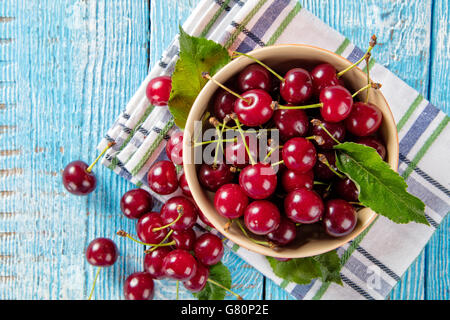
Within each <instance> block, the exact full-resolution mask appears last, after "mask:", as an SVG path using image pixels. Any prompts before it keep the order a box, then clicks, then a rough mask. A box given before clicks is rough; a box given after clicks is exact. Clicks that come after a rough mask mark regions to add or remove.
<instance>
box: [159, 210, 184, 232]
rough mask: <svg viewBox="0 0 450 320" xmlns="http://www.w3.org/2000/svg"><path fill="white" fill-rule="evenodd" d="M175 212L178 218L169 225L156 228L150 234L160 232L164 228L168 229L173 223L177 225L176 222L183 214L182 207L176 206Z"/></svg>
mask: <svg viewBox="0 0 450 320" xmlns="http://www.w3.org/2000/svg"><path fill="white" fill-rule="evenodd" d="M177 212H178V217H177V218H176V219H175V220H173V221H172V222H171V223H169V224H166V225H165V226H161V227H158V228H153V229H152V232H156V231H160V230H163V229H166V228H168V227H170V226H171V225H174V224H175V223H177V221H178V220H180V219H181V216H182V215H183V213H184V211H183V206H182V205H178V207H177Z"/></svg>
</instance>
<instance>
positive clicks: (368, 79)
mask: <svg viewBox="0 0 450 320" xmlns="http://www.w3.org/2000/svg"><path fill="white" fill-rule="evenodd" d="M371 56H372V55H371V54H370V53H369V54H368V55H367V56H366V72H367V84H370V70H369V69H370V68H369V60H370V57H371ZM369 91H370V88H367V91H366V100H365V103H368V102H369Z"/></svg>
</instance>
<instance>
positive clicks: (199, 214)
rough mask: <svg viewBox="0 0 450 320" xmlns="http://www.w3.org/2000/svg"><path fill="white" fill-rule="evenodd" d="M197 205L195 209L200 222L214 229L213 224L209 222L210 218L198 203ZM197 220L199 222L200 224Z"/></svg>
mask: <svg viewBox="0 0 450 320" xmlns="http://www.w3.org/2000/svg"><path fill="white" fill-rule="evenodd" d="M194 204H195V208H196V209H197V214H198V220H200V221H201V222H203V223H204V224H206V225H207V226H209V227H211V228H213V229H214V226H213V224H212V223H211V222H210V221H209V220H208V218H207V217H206V216H205V214H204V213H203V211H202V210H200V208H199V207H198V206H197V204H196V203H194ZM198 220H197V222H198Z"/></svg>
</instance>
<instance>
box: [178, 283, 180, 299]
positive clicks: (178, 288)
mask: <svg viewBox="0 0 450 320" xmlns="http://www.w3.org/2000/svg"><path fill="white" fill-rule="evenodd" d="M179 292H180V281H178V280H177V300H178V296H179Z"/></svg>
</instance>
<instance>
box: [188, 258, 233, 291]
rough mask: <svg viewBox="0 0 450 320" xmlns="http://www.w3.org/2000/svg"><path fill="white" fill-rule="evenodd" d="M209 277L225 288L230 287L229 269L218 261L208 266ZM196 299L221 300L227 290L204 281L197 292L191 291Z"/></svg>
mask: <svg viewBox="0 0 450 320" xmlns="http://www.w3.org/2000/svg"><path fill="white" fill-rule="evenodd" d="M209 278H210V279H212V280H214V281H216V282H218V283H220V284H221V285H223V286H224V287H226V288H231V273H230V270H228V268H227V267H226V266H225V265H224V264H223V263H222V262H219V263H217V264H215V265H213V266H211V267H210V268H209ZM192 294H193V295H194V297H196V298H197V299H198V300H223V299H225V296H226V294H227V292H226V291H225V289H223V288H220V287H218V286H216V285H214V284H212V283H210V282H207V283H206V286H205V288H204V289H203V290H202V291H200V292H197V293H192Z"/></svg>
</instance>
